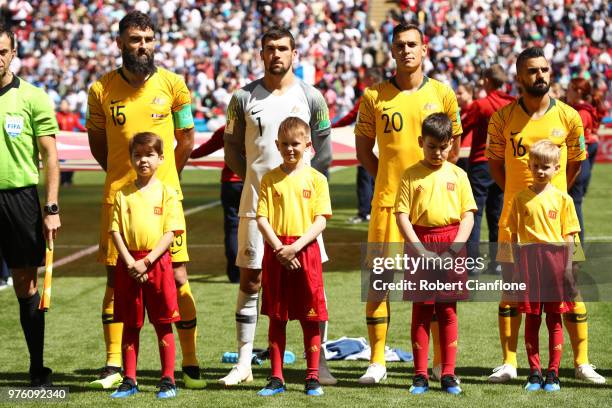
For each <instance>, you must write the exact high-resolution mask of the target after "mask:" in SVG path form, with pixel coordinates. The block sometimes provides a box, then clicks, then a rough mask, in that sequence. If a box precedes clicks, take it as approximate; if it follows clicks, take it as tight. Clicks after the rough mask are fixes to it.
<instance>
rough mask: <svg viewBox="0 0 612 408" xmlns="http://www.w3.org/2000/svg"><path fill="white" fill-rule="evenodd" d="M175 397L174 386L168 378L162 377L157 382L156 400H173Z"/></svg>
mask: <svg viewBox="0 0 612 408" xmlns="http://www.w3.org/2000/svg"><path fill="white" fill-rule="evenodd" d="M174 397H176V385H175V384H174V383H173V382H172V380H171V379H170V378H168V377H162V379H161V380H160V381H159V391H157V398H174Z"/></svg>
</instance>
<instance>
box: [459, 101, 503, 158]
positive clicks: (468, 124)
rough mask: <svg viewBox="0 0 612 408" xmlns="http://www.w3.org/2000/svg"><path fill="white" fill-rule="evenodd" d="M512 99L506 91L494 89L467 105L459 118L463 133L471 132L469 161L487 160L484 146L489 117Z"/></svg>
mask: <svg viewBox="0 0 612 408" xmlns="http://www.w3.org/2000/svg"><path fill="white" fill-rule="evenodd" d="M513 100H514V97H512V96H510V95H508V94H507V93H505V92H503V91H500V90H496V91H493V92H490V93H489V94H487V96H485V97H484V98H482V99H477V100H476V101H474V102H472V104H471V105H470V106H468V107H467V109H466V111H465V116H462V118H461V126H462V127H463V134H466V135H467V134H468V133H469V132H472V150H471V151H470V158H469V162H470V163H478V162H483V161H487V158H486V157H485V148H486V145H487V127H488V126H489V119H490V118H491V115H493V113H495V111H497V110H499V109H501V108H503V107H504V106H506V105H507V104H509V103H510V102H512V101H513Z"/></svg>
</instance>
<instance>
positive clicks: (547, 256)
mask: <svg viewBox="0 0 612 408" xmlns="http://www.w3.org/2000/svg"><path fill="white" fill-rule="evenodd" d="M517 252H518V263H517V264H516V266H515V274H516V278H517V280H518V281H519V282H523V283H525V284H526V286H527V290H525V291H520V292H519V294H518V296H519V299H518V301H519V302H518V308H519V311H520V312H522V313H531V314H541V313H542V311H544V312H546V313H565V312H568V311H570V310H573V308H574V302H573V300H574V298H573V296H572V294H571V289H570V287H571V283H570V282H568V281H567V280H566V278H565V269H566V266H567V257H568V253H569V251H568V248H567V247H565V246H557V245H547V244H533V245H525V246H521V247H519V248H518V249H517ZM515 259H516V258H515Z"/></svg>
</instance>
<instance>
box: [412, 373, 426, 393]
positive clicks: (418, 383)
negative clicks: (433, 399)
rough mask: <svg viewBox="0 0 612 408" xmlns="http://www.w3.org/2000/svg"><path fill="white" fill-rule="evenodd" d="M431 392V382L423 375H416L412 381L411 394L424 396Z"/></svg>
mask: <svg viewBox="0 0 612 408" xmlns="http://www.w3.org/2000/svg"><path fill="white" fill-rule="evenodd" d="M427 391H429V381H427V378H426V377H425V376H424V375H423V374H419V375H415V376H414V378H413V379H412V386H411V387H410V393H411V394H414V395H418V394H423V393H426V392H427Z"/></svg>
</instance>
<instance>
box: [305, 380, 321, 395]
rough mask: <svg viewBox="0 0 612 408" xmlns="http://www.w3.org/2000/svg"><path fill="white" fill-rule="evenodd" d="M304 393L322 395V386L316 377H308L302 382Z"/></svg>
mask: <svg viewBox="0 0 612 408" xmlns="http://www.w3.org/2000/svg"><path fill="white" fill-rule="evenodd" d="M304 394H306V395H311V396H315V397H318V396H320V395H323V387H321V383H320V382H319V379H318V378H314V377H310V378H307V379H306V383H305V384H304Z"/></svg>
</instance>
